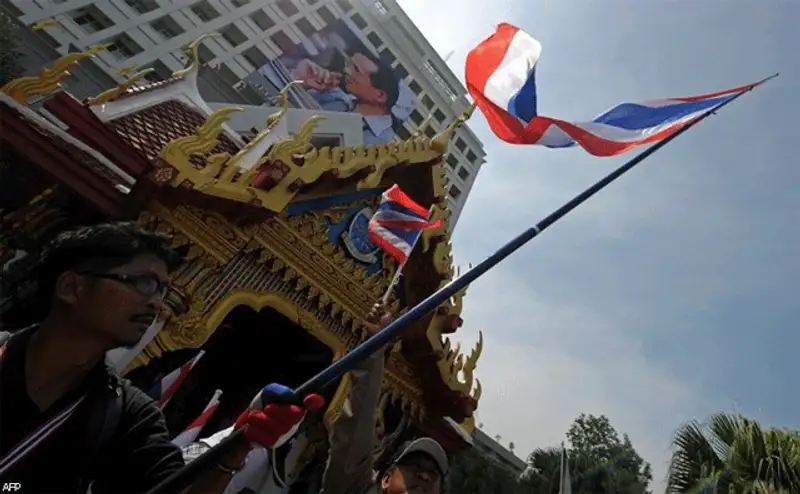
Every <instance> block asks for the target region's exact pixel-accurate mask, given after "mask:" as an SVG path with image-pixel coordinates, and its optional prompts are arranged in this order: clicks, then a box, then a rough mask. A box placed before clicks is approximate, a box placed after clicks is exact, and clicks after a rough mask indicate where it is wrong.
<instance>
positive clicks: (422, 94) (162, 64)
mask: <svg viewBox="0 0 800 494" xmlns="http://www.w3.org/2000/svg"><path fill="white" fill-rule="evenodd" d="M11 4H12V5H13V7H14V10H16V12H15V13H17V14H18V15H19V19H20V21H21V22H22V23H24V24H26V25H29V26H32V25H35V24H37V23H41V22H42V21H46V20H48V19H56V20H57V21H58V22H57V23H55V22H50V23H46V24H47V25H46V27H44V29H43V30H41V31H39V32H40V33H41V35H42V36H44V37H46V38H47V39H48V40H49V41H51V43H50V44H51V45H52V46H53V47H54V48H55V50H56V51H57V52H59V53H60V54H64V53H67V52H70V51H84V50H85V49H87V48H88V47H90V46H96V45H99V44H106V43H109V44H110V45H109V47H108V48H107V50H106V51H103V52H100V53H98V55H97V56H96V62H95V63H96V65H97V66H98V67H99V68H100V69H101V70H102V71H103V72H105V73H106V74H107V75H108V76H109V77H111V78H112V79H114V80H115V81H116V82H122V81H123V80H124V79H125V77H126V74H128V73H130V72H131V71H132V70H133V69H134V68H136V69H141V68H146V67H149V68H152V69H153V72H152V74H151V77H152V80H153V81H155V80H162V79H166V78H168V77H169V76H170V75H171V74H172V73H173V72H174V71H176V70H179V69H181V68H182V67H183V66H184V63H185V60H186V59H185V55H184V51H183V48H184V47H185V46H186V45H187V44H188V43H189V42H191V41H192V40H194V39H197V38H198V37H199V36H201V35H203V34H206V33H211V32H215V33H218V36H215V37H213V38H209V39H206V40H205V41H204V42H203V43H202V44H201V45H200V47H199V58H200V60H201V62H202V63H203V64H204V65H205V66H206V67H207V69H206V70H205V73H201V74H200V79H201V81H202V80H203V79H207V80H208V81H211V83H209V82H207V83H206V88H205V90H204V86H203V83H202V82H201V87H200V89H201V92H203V93H205V94H204V97H205V98H206V99H207V100H208V101H210V102H214V101H216V102H220V103H228V102H235V103H242V104H245V105H254V106H260V105H266V106H271V107H274V106H275V105H276V102H277V101H276V99H275V96H277V91H278V90H280V89H282V87H281V84H280V83H279V82H278V83H276V81H275V80H274V79H270V80H269V82H270V83H272V84H259V83H257V82H255V81H257V80H259V78H261V75H263V74H264V73H266V72H265V70H264V68H265V67H267V68H269V67H273V68H274V67H275V66H276V64H277V65H280V66H281V67H284V65H285V64H284V63H283V61H282V59H283V58H284V57H286V56H288V55H290V54H292V53H296V51H297V48H298V47H304V48H305V53H309V52H316V51H317V50H316V48H315V43H316V45H317V47H319V46H320V42H319V40H320V33H321V32H324V31H325V30H326V29H331V26H338V25H346V26H347V28H348V29H350V30H352V31H353V32H354V38H353V39H357V42H360V43H361V44H363V45H364V46H366V47H367V49H368V51H370V52H371V53H372V54H374V55H375V56H376V57H377V58H374V61H375V62H377V63H379V64H380V65H383V64H385V65H387V66H388V67H390V68H391V72H392V77H393V80H396V81H398V82H399V85H400V86H402V87H400V89H401V90H400V91H399V92H400V93H401V94H400V99H403V98H405V99H407V100H408V99H409V98H410V99H411V100H413V102H414V105H415V108H413V109H412V108H405V109H404V110H403V111H401V112H399V113H398V112H394V110H393V115H391V121H392V131H391V132H390V133H391V134H392V136H393V139H400V140H403V139H406V138H408V137H409V136H411V135H413V134H414V133H416V132H421V133H424V134H425V135H426V136H428V137H432V136H434V135H436V134H437V133H439V132H441V131H442V130H443V129H444V127H445V126H446V125H447V124H448V123H449V122H452V121H453V119H454V118H456V117H457V116H458V115H459V114H461V113H462V112H463V111H464V110H465V109H466V108H467V107H468V106H469V102H468V101H467V99H466V97H465V95H466V91H465V88H464V87H463V85H462V84H461V83H460V82H459V81H458V79H457V78H456V76H455V75H454V74H453V73H452V71H450V69H449V68H448V67H447V65H446V64H445V62H444V61H443V60H442V59H441V57H439V56H438V55H437V54H436V52H435V50H434V49H433V48H432V47H431V46H430V44H429V43H428V42H427V41H426V40H425V38H424V36H422V34H421V33H420V32H419V30H418V29H417V28H416V27H415V26H414V24H413V22H412V21H411V20H410V19H409V17H408V16H407V15H406V14H405V13H404V12H403V10H402V9H401V8H400V6H399V5H398V4H397V2H396V1H395V0H267V1H266V2H264V1H252V0H102V1H91V0H11ZM346 37H347V36H345V38H346ZM337 39H340V38H337ZM367 55H369V54H367ZM367 58H370V57H369V56H368V57H367ZM314 60H315V61H318V59H316V58H315V59H314ZM276 61H277V62H276ZM284 61H285V60H284ZM208 68H210V70H209V69H208ZM272 73H274V71H272ZM305 89H307V88H304V89H303V90H300V89H298V90H297V92H296V93H295V94H294V95H293V96H294V97H293V98H291V106H294V107H295V108H305V109H308V110H321V109H327V108H329V107H327V106H325V104H324V103H323V104H321V105H320V104H319V101H320V98H317V99H316V100H315V99H314V98H309V97H308V95H307V94H306V91H305ZM209 92H211V94H209ZM390 92H391V91H390ZM395 99H396V97H395ZM350 111H356V112H358V111H360V110H358V109H355V110H353V109H352V108H351V109H350ZM260 114H261V113H259V112H256V113H254V115H260ZM400 114H402V115H400ZM398 115H400V116H398ZM253 118H255V117H253ZM334 120H335V119H334ZM366 120H367V119H366V118H365V121H366ZM359 124H360V122H359V121H358V119H353V118H350V119H349V121H347V122H343V123H340V125H336V124H333V123H332V124H331V125H330V127H333V128H337V127H338V128H339V129H340V130H341V131H343V132H344V133H348V132H350V133H353V132H352V131H353V129H357V128H358V126H359ZM242 125H244V123H242ZM363 126H364V128H365V129H366V128H367V127H368V125H367V124H366V123H364V124H363ZM261 127H263V121H262V123H261V125H260V126H256V130H260V128H261ZM373 128H375V126H373ZM238 130H239V129H237V131H238ZM290 131H291V129H290ZM356 133H357V132H356ZM365 135H366V134H365ZM331 138H332V139H335V138H338V139H339V140H338V143H339V144H343V145H355V144H358V142H357V141H356V142H353V141H352V140H351V139H348V138H347V136H342V135H337V133H336V132H333V133H332V134H331ZM356 139H357V137H356ZM366 144H371V142H366ZM484 161H485V152H484V150H483V146H482V144H481V142H480V141H479V140H478V138H477V137H476V136H475V135H474V134H473V133H472V132H471V131H470V130H469V128H468V127H467V126H462V127H461V128H460V129H458V131H457V132H456V134H455V135H454V136H453V143H452V145H451V146H450V151H449V154H448V156H447V157H446V163H447V167H446V168H447V174H448V179H449V185H448V205H449V209H450V211H451V213H452V216H451V218H450V224H451V227H453V226H454V225H455V224H456V222H457V221H458V217H459V215H460V213H461V210H462V208H463V206H464V204H465V202H466V199H467V196H468V194H469V191H470V189H471V188H472V185H473V184H474V181H475V179H476V177H477V174H478V171H479V169H480V166H481V165H482V164H483V163H484Z"/></svg>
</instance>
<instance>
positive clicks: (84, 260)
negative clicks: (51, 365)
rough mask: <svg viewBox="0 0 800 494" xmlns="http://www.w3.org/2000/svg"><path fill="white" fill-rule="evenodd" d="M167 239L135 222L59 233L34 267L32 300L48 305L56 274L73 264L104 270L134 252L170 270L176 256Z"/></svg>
mask: <svg viewBox="0 0 800 494" xmlns="http://www.w3.org/2000/svg"><path fill="white" fill-rule="evenodd" d="M170 240H171V239H170V237H169V236H167V235H162V234H159V233H154V232H149V231H147V230H144V229H142V228H140V227H139V226H137V225H136V224H135V223H106V224H101V225H94V226H87V227H83V228H79V229H77V230H72V231H68V232H64V233H61V234H60V235H58V237H56V238H55V240H53V241H52V242H50V243H49V244H48V245H47V246H46V247H45V248H44V250H43V251H42V255H41V262H40V263H39V265H38V267H37V269H36V279H37V288H36V303H37V304H45V305H44V306H43V307H42V309H46V308H49V304H50V300H51V299H52V297H53V292H54V291H55V284H56V281H57V280H58V277H59V276H61V275H62V274H63V273H64V272H66V271H69V270H71V269H75V268H77V267H82V268H89V267H90V268H91V269H93V270H97V271H108V270H111V269H113V268H115V267H118V266H121V265H123V264H126V263H128V262H130V261H131V260H132V259H133V258H134V257H136V256H138V255H142V254H153V255H155V256H156V257H158V258H159V259H161V260H163V261H164V262H165V263H166V264H167V268H168V269H173V268H175V267H176V266H177V265H178V264H179V263H180V257H179V256H178V254H177V253H176V252H175V251H174V250H172V247H171V246H170V243H171V242H170Z"/></svg>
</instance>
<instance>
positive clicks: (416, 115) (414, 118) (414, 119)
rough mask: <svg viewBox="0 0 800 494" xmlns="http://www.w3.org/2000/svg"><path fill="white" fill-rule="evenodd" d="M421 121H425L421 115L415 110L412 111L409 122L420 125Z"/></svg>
mask: <svg viewBox="0 0 800 494" xmlns="http://www.w3.org/2000/svg"><path fill="white" fill-rule="evenodd" d="M423 120H425V118H424V117H423V116H422V114H421V113H420V112H418V111H417V110H414V111H412V112H411V121H412V122H414V123H415V124H417V125H419V124H421V123H422V121H423Z"/></svg>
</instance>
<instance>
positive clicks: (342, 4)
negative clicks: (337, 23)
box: [336, 0, 353, 14]
mask: <svg viewBox="0 0 800 494" xmlns="http://www.w3.org/2000/svg"><path fill="white" fill-rule="evenodd" d="M336 5H338V6H339V8H340V9H342V12H344V13H345V14H346V13H348V12H350V11H351V10H353V5H352V4H351V3H350V2H349V1H348V0H336Z"/></svg>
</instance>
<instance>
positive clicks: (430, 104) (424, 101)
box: [422, 94, 433, 110]
mask: <svg viewBox="0 0 800 494" xmlns="http://www.w3.org/2000/svg"><path fill="white" fill-rule="evenodd" d="M422 104H423V105H425V108H427V109H429V110H430V109H431V108H433V100H432V99H431V97H430V96H428V95H427V94H426V95H425V96H423V97H422Z"/></svg>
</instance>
